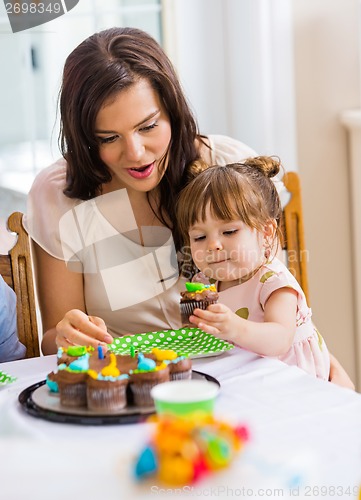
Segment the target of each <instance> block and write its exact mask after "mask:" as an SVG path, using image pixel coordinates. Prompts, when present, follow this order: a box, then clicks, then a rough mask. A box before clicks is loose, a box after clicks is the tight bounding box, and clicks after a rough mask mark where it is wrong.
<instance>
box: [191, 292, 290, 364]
mask: <svg viewBox="0 0 361 500" xmlns="http://www.w3.org/2000/svg"><path fill="white" fill-rule="evenodd" d="M296 310H297V292H296V291H295V290H292V289H291V288H280V289H279V290H276V291H275V292H273V293H272V294H271V295H270V297H269V299H268V300H267V302H266V305H265V311H264V312H265V316H264V323H257V322H255V321H249V320H246V319H243V318H241V317H239V316H237V315H236V314H234V313H233V312H232V311H231V310H230V309H229V308H228V307H227V306H225V305H224V304H212V305H210V306H208V308H207V310H206V311H204V310H202V309H196V310H195V311H194V313H193V316H190V318H189V319H190V321H191V322H192V323H195V324H196V325H197V326H198V327H199V328H202V330H204V331H206V332H208V333H211V334H213V335H216V336H218V337H220V338H222V339H224V340H228V341H229V342H233V343H234V344H237V345H239V346H240V347H243V348H244V349H248V350H250V351H253V352H255V353H257V354H260V355H262V356H280V355H282V354H285V353H286V352H287V351H288V350H289V348H290V347H291V345H292V342H293V338H294V335H295V333H296Z"/></svg>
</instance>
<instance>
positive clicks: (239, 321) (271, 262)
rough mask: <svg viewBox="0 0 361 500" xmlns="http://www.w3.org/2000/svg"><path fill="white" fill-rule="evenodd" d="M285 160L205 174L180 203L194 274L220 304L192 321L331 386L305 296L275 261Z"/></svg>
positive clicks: (266, 159) (251, 163) (323, 349)
mask: <svg viewBox="0 0 361 500" xmlns="http://www.w3.org/2000/svg"><path fill="white" fill-rule="evenodd" d="M279 169H280V162H279V160H278V159H275V158H271V157H258V158H251V159H248V160H246V161H245V162H244V163H235V164H230V165H226V166H214V167H209V168H206V169H205V170H203V171H202V172H201V173H199V174H198V175H196V177H195V178H194V179H193V180H192V181H191V182H190V183H189V184H188V186H187V187H186V188H185V189H184V190H183V192H182V193H181V195H180V197H179V202H178V220H179V223H180V226H181V231H182V233H183V236H184V238H185V241H188V242H189V244H190V250H191V254H192V259H193V262H194V264H195V266H196V267H197V268H198V269H199V270H200V271H201V272H203V273H204V274H205V275H206V276H208V277H209V278H210V279H212V280H214V281H215V282H216V285H217V289H218V292H219V293H220V297H219V303H217V304H213V305H210V306H208V308H207V310H205V311H204V310H201V309H196V310H195V311H194V315H192V316H190V318H189V319H190V321H191V322H192V323H194V324H196V325H197V326H198V327H199V328H201V329H203V330H204V331H206V332H208V333H211V334H213V335H216V336H218V337H221V338H223V339H225V340H228V341H230V342H233V343H235V344H237V345H239V346H240V347H243V348H245V349H248V350H251V351H254V352H256V353H257V354H260V355H261V356H272V357H278V358H279V359H281V360H282V361H285V362H286V363H288V364H290V365H297V366H299V367H300V368H302V369H304V370H305V371H306V372H308V373H310V374H312V375H315V376H317V377H319V378H322V379H324V380H328V378H329V371H330V357H329V353H328V350H327V347H326V345H325V342H324V340H323V339H322V337H321V335H320V334H319V333H318V331H317V329H316V328H315V326H314V324H313V323H312V320H311V309H310V308H309V307H308V305H307V303H306V299H305V295H304V293H303V291H302V289H301V287H300V285H299V284H298V282H297V281H296V279H295V278H294V277H293V275H292V274H291V273H290V272H289V271H288V269H287V268H286V266H285V265H284V264H283V263H282V262H280V261H279V260H278V259H277V258H276V257H275V254H276V253H277V249H278V242H279V237H280V232H279V227H278V223H279V220H280V216H281V212H282V209H281V205H280V201H279V197H278V194H277V191H276V189H275V187H274V183H273V182H272V181H271V178H272V177H274V176H275V175H277V173H278V172H279Z"/></svg>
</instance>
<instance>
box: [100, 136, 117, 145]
mask: <svg viewBox="0 0 361 500" xmlns="http://www.w3.org/2000/svg"><path fill="white" fill-rule="evenodd" d="M117 138H118V136H117V135H111V136H110V137H98V140H99V142H100V144H110V143H111V142H114V141H116V140H117Z"/></svg>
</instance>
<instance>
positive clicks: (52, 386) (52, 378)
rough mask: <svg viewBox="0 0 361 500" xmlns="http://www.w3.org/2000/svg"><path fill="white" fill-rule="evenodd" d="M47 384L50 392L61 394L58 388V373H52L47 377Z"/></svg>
mask: <svg viewBox="0 0 361 500" xmlns="http://www.w3.org/2000/svg"><path fill="white" fill-rule="evenodd" d="M45 383H46V385H47V387H48V389H49V391H50V392H55V393H58V392H59V386H58V382H57V373H56V372H50V373H49V374H48V376H47V377H46V381H45Z"/></svg>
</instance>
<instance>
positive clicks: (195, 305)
mask: <svg viewBox="0 0 361 500" xmlns="http://www.w3.org/2000/svg"><path fill="white" fill-rule="evenodd" d="M217 302H218V300H191V301H189V302H181V303H180V312H181V319H182V324H183V325H187V324H188V325H191V324H192V323H190V321H189V316H190V315H191V314H193V311H194V309H203V310H205V309H207V307H208V306H210V305H211V304H216V303H217Z"/></svg>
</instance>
